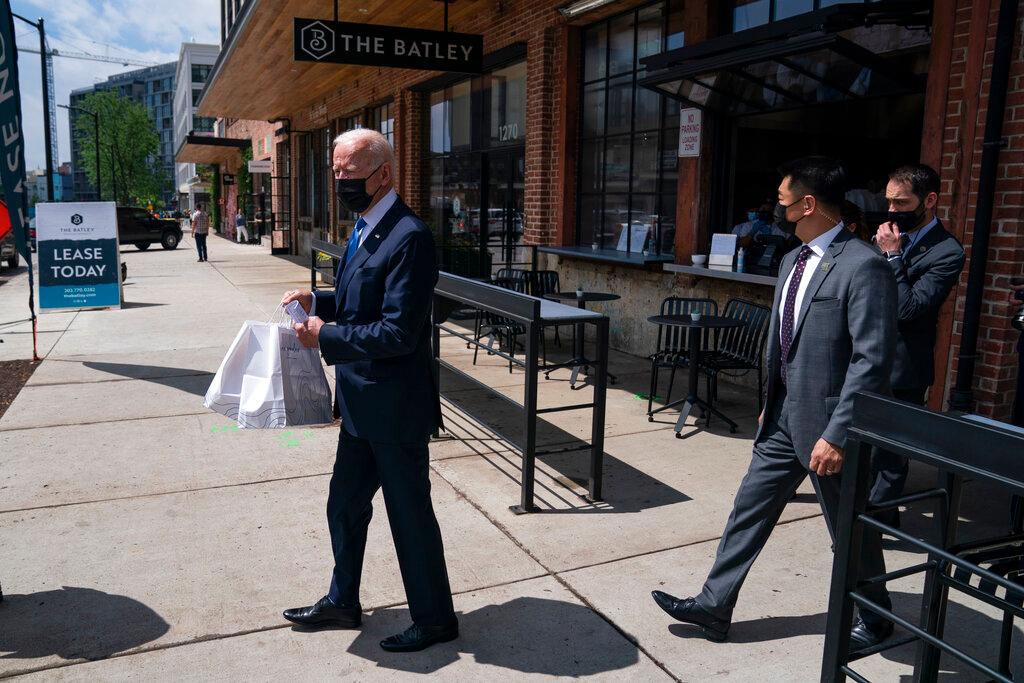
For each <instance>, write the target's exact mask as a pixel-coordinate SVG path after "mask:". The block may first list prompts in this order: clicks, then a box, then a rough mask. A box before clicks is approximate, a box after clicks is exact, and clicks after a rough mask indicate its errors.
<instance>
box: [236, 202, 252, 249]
mask: <svg viewBox="0 0 1024 683" xmlns="http://www.w3.org/2000/svg"><path fill="white" fill-rule="evenodd" d="M235 232H236V233H237V234H238V243H239V244H243V243H244V244H249V243H251V242H252V240H251V239H249V231H248V230H247V229H246V227H245V214H244V213H242V209H241V208H239V209H238V211H236V212H235Z"/></svg>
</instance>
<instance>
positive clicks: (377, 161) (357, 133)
mask: <svg viewBox="0 0 1024 683" xmlns="http://www.w3.org/2000/svg"><path fill="white" fill-rule="evenodd" d="M340 144H345V145H352V146H357V147H358V148H359V149H360V151H361V152H362V153H363V154H366V155H367V156H368V157H369V161H370V165H371V166H380V165H381V164H390V165H391V168H392V171H394V168H395V150H394V149H392V148H391V143H389V142H388V139H387V138H386V137H384V136H383V135H381V134H380V133H378V132H377V131H375V130H373V129H372V128H353V129H352V130H347V131H345V132H344V133H342V134H341V135H339V136H338V137H336V138H334V146H332V149H333V148H334V147H336V146H337V145H340Z"/></svg>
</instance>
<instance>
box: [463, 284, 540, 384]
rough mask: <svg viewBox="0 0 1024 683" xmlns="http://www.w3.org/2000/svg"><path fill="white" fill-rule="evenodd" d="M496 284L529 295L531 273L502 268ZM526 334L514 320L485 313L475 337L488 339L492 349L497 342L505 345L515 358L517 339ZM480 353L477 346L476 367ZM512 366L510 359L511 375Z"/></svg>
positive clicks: (480, 318)
mask: <svg viewBox="0 0 1024 683" xmlns="http://www.w3.org/2000/svg"><path fill="white" fill-rule="evenodd" d="M494 284H496V285H498V286H499V287H504V288H505V289H511V290H512V291H515V292H519V293H520V294H529V293H530V272H529V271H527V270H519V269H517V268H501V269H499V270H498V272H497V273H496V274H495V276H494ZM525 333H526V330H525V328H524V327H523V326H522V325H520V324H519V323H517V322H515V321H514V320H511V319H509V318H504V317H501V316H496V315H494V314H492V313H483V314H482V315H478V316H477V324H476V331H475V332H474V333H473V336H474V338H475V339H476V340H477V341H480V340H481V339H483V338H484V337H488V338H489V342H488V344H487V346H488V347H489V348H492V347H493V346H494V343H495V342H498V345H499V347H500V346H501V344H502V343H504V344H505V347H506V348H507V349H508V354H509V356H511V357H512V358H515V355H516V344H517V343H518V342H517V341H516V338H517V337H519V336H521V335H523V334H525ZM479 352H480V347H479V346H475V347H474V348H473V365H476V359H477V355H478V354H479ZM512 365H513V363H512V360H511V359H510V360H509V362H508V371H509V373H511V372H512Z"/></svg>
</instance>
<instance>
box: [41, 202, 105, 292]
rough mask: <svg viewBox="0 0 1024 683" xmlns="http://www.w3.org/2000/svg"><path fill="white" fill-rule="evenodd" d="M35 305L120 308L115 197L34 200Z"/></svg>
mask: <svg viewBox="0 0 1024 683" xmlns="http://www.w3.org/2000/svg"><path fill="white" fill-rule="evenodd" d="M36 240H37V250H38V252H39V307H40V308H42V309H57V308H119V307H120V306H121V268H120V265H119V259H118V251H119V245H118V240H117V209H116V208H115V205H114V202H67V203H54V204H50V203H42V204H38V205H36Z"/></svg>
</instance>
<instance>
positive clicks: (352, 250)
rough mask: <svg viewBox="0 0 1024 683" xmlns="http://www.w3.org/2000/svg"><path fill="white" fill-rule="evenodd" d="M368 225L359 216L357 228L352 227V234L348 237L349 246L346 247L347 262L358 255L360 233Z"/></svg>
mask: <svg viewBox="0 0 1024 683" xmlns="http://www.w3.org/2000/svg"><path fill="white" fill-rule="evenodd" d="M365 227H366V221H364V220H363V219H362V217H360V218H359V220H357V221H356V226H355V228H353V229H352V236H351V237H349V238H348V247H347V248H346V249H345V263H348V262H349V261H351V260H352V257H353V256H355V255H356V250H358V249H359V235H360V233H361V232H362V231H363V228H365Z"/></svg>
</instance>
